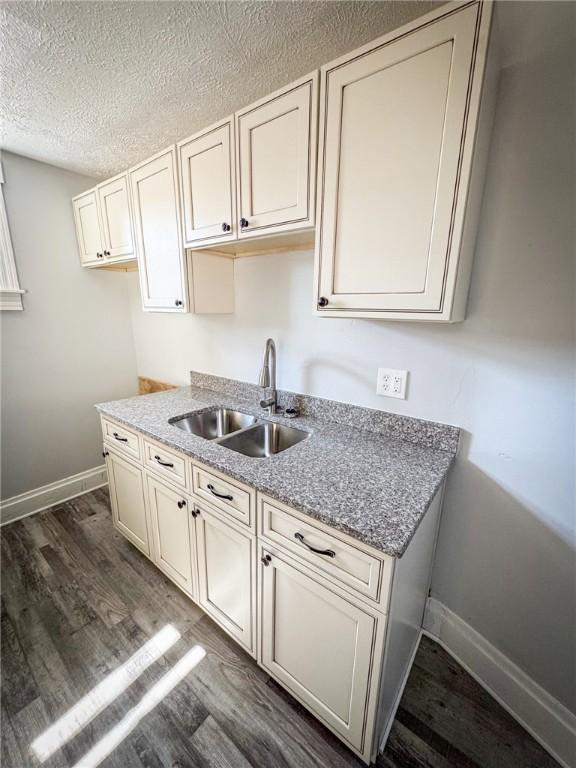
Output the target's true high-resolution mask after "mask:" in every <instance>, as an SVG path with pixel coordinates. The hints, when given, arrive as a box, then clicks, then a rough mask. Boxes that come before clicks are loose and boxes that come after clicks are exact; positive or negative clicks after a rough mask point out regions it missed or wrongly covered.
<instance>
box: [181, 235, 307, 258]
mask: <svg viewBox="0 0 576 768" xmlns="http://www.w3.org/2000/svg"><path fill="white" fill-rule="evenodd" d="M314 236H315V230H314V229H306V230H301V231H298V232H283V233H281V234H277V235H263V236H262V237H254V238H252V239H251V240H235V241H233V242H230V243H219V244H218V245H214V246H203V247H202V248H200V249H198V250H202V251H206V252H210V253H212V254H218V255H220V256H228V257H229V258H232V259H240V258H243V257H245V256H262V255H264V254H269V253H282V252H288V251H310V250H312V249H313V248H314V242H315V237H314ZM189 250H190V251H192V252H196V249H194V248H190V249H189Z"/></svg>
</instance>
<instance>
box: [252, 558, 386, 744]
mask: <svg viewBox="0 0 576 768" xmlns="http://www.w3.org/2000/svg"><path fill="white" fill-rule="evenodd" d="M261 563H262V564H261V567H260V577H261V578H260V590H261V592H260V609H261V616H260V621H261V626H262V630H261V642H262V648H261V656H262V666H263V667H264V668H265V669H266V670H267V671H268V672H270V673H271V674H272V676H273V677H275V678H276V679H277V680H278V681H279V682H280V683H282V684H283V685H284V686H286V688H288V690H289V691H291V692H292V693H293V694H294V695H295V696H296V697H297V698H299V699H301V700H302V701H303V702H304V704H306V706H307V707H309V708H310V709H311V710H312V711H313V712H315V713H316V714H317V715H318V716H319V717H320V718H321V719H322V720H323V721H324V722H325V723H326V725H328V726H329V727H330V728H332V729H333V730H334V731H335V732H336V733H338V734H339V735H340V736H341V737H343V738H344V739H345V741H347V742H348V743H349V744H351V745H352V746H353V747H354V748H355V749H357V750H358V751H359V752H362V751H363V749H364V743H363V742H364V729H365V720H366V714H367V703H368V690H369V685H370V674H371V670H372V666H373V654H374V645H375V641H376V628H377V621H378V619H376V618H375V616H373V615H371V614H370V613H369V612H368V611H364V610H363V609H362V608H361V607H360V606H359V604H358V603H357V602H355V601H353V600H350V599H346V598H344V597H343V596H342V593H340V592H339V591H338V589H337V588H332V587H331V585H330V583H329V582H327V581H324V580H323V579H321V578H318V579H316V578H312V577H311V576H310V575H309V574H308V573H307V572H306V570H304V569H303V568H299V567H297V566H296V564H295V563H293V562H292V561H290V560H289V559H288V558H286V557H285V556H284V555H280V554H278V553H277V552H276V551H275V550H269V549H268V548H267V547H266V546H265V547H264V548H263V549H262V550H261ZM381 621H383V619H381ZM376 672H377V670H376V671H375V674H376Z"/></svg>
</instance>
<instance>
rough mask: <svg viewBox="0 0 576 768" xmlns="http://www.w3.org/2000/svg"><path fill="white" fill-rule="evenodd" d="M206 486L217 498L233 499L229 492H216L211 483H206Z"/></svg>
mask: <svg viewBox="0 0 576 768" xmlns="http://www.w3.org/2000/svg"><path fill="white" fill-rule="evenodd" d="M207 488H208V490H209V491H210V493H211V494H212V495H213V496H216V497H217V498H219V499H226V501H234V496H230V494H229V493H218V491H216V490H215V489H214V486H213V485H212V483H208V486H207Z"/></svg>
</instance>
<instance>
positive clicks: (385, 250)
mask: <svg viewBox="0 0 576 768" xmlns="http://www.w3.org/2000/svg"><path fill="white" fill-rule="evenodd" d="M480 13H481V9H480V6H479V5H473V6H469V7H467V8H465V9H463V10H462V11H459V12H457V13H452V14H451V15H448V16H445V17H443V18H441V19H439V20H437V21H434V22H433V23H429V24H427V25H426V26H423V27H421V28H419V29H415V30H413V31H411V32H410V33H409V34H404V35H402V36H401V37H399V38H397V39H395V40H393V41H390V40H388V38H385V39H383V42H382V43H381V44H380V45H375V46H374V47H373V49H371V50H366V49H362V52H356V54H352V55H350V57H346V58H347V59H348V60H347V61H343V60H339V61H338V62H335V63H334V64H332V65H328V66H327V67H325V68H323V71H322V78H323V79H322V87H323V94H322V104H323V108H324V110H325V112H324V113H323V116H322V128H321V160H320V169H319V178H320V179H322V181H321V189H320V190H319V192H320V194H319V201H320V202H319V207H320V210H319V218H320V236H319V238H318V239H317V246H316V261H317V267H316V271H317V291H318V294H317V296H318V299H320V297H322V298H324V299H327V300H328V303H327V304H325V303H324V302H321V303H320V306H322V305H324V306H325V310H324V311H325V312H326V314H329V313H331V312H334V311H335V310H341V312H342V314H343V315H345V314H346V311H347V310H348V311H349V310H354V311H357V313H359V314H361V313H362V312H363V311H366V312H370V311H372V312H378V311H388V312H396V313H399V314H400V315H401V313H405V314H406V316H407V317H408V319H409V318H410V313H426V312H428V313H439V312H441V311H442V308H443V299H444V292H445V275H446V272H447V266H448V261H449V258H450V248H451V237H452V228H453V221H454V210H455V200H456V197H457V194H458V181H459V169H460V164H461V160H462V145H463V138H464V134H465V129H466V119H467V106H468V98H469V86H470V81H471V77H472V69H473V64H474V51H475V39H476V31H477V22H478V19H479V14H480ZM366 48H369V46H367V47H366ZM370 48H371V46H370ZM360 54H361V55H360ZM479 75H480V77H481V73H479ZM456 258H457V253H456ZM320 311H322V310H320ZM430 319H434V318H433V317H431V318H430Z"/></svg>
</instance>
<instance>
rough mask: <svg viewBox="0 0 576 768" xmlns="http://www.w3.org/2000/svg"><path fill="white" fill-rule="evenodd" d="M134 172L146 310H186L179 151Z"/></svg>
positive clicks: (159, 158)
mask: <svg viewBox="0 0 576 768" xmlns="http://www.w3.org/2000/svg"><path fill="white" fill-rule="evenodd" d="M129 176H130V190H131V194H132V205H133V208H134V228H135V236H136V249H137V254H138V272H139V274H140V289H141V292H142V305H143V308H144V309H145V310H158V311H162V312H186V311H187V295H186V293H187V292H186V264H185V259H184V250H183V248H182V242H181V240H180V210H179V204H178V189H177V174H176V149H175V148H174V147H172V148H171V149H169V150H168V151H166V152H162V153H160V154H159V155H156V156H155V157H153V158H151V159H150V160H147V161H146V162H145V163H142V164H141V165H139V166H137V167H136V168H133V169H132V170H131V171H130V173H129Z"/></svg>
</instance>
